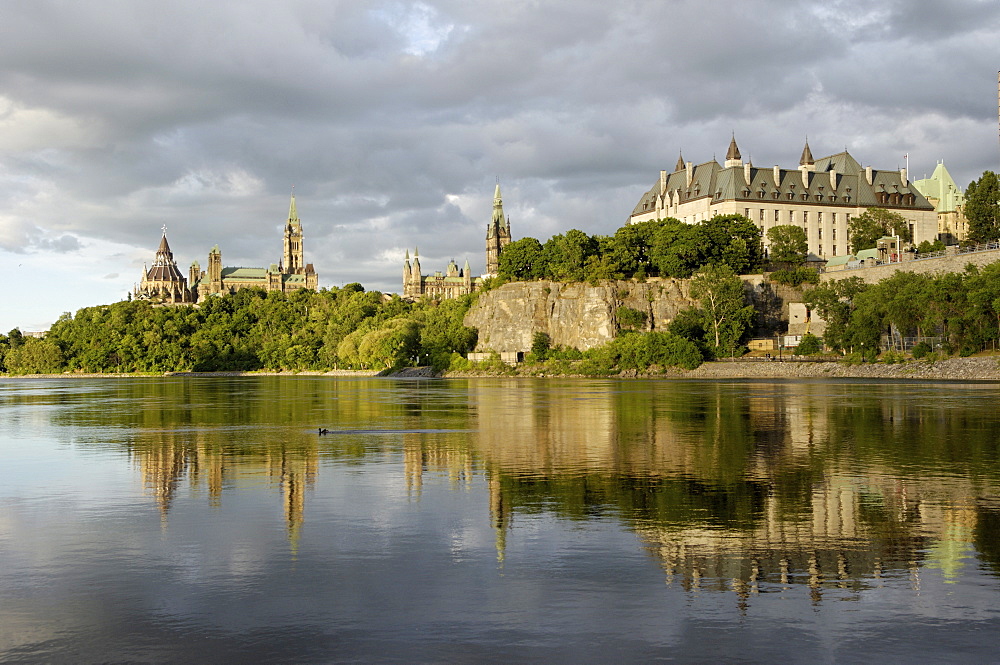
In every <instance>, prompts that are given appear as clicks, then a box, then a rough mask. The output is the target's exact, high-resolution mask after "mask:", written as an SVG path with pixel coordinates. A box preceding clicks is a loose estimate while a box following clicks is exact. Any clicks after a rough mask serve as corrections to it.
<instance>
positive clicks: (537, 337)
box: [531, 332, 552, 361]
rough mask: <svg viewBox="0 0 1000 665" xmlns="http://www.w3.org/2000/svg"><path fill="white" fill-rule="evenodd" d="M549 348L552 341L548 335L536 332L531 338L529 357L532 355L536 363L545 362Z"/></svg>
mask: <svg viewBox="0 0 1000 665" xmlns="http://www.w3.org/2000/svg"><path fill="white" fill-rule="evenodd" d="M551 347H552V339H551V338H550V337H549V335H548V333H543V332H536V333H535V334H534V336H533V337H532V338H531V355H533V356H534V357H535V360H537V361H542V360H545V358H546V357H547V356H548V354H549V349H550V348H551Z"/></svg>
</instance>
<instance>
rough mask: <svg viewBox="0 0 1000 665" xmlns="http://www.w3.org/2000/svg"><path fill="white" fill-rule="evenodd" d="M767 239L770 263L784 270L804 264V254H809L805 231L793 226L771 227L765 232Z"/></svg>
mask: <svg viewBox="0 0 1000 665" xmlns="http://www.w3.org/2000/svg"><path fill="white" fill-rule="evenodd" d="M767 239H768V241H770V243H771V252H770V258H771V262H772V263H776V264H781V265H783V266H784V267H786V268H791V267H795V266H800V265H802V264H803V263H805V260H806V254H808V253H809V242H808V239H807V238H806V232H805V229H803V228H802V227H801V226H795V225H794V224H782V225H780V226H772V227H771V228H770V229H768V230H767Z"/></svg>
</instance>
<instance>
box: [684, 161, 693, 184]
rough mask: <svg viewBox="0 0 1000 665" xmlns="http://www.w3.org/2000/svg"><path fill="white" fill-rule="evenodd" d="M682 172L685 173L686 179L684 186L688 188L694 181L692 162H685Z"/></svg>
mask: <svg viewBox="0 0 1000 665" xmlns="http://www.w3.org/2000/svg"><path fill="white" fill-rule="evenodd" d="M684 170H685V171H686V172H687V178H686V180H687V185H686V186H687V187H690V186H691V183H692V182H693V181H694V163H693V162H687V163H686V164H684Z"/></svg>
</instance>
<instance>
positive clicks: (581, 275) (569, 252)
mask: <svg viewBox="0 0 1000 665" xmlns="http://www.w3.org/2000/svg"><path fill="white" fill-rule="evenodd" d="M597 247H598V244H597V241H596V240H595V239H594V238H591V237H590V236H589V235H587V234H586V233H584V232H583V231H580V230H578V229H570V230H569V231H567V232H566V233H565V235H556V236H552V237H551V238H549V240H548V242H546V243H545V245H544V246H543V255H544V259H545V262H546V264H547V265H546V273H547V274H546V276H547V277H549V278H551V279H554V280H558V281H570V282H580V281H583V280H585V279H586V278H587V269H586V266H587V260H588V259H589V258H590V257H591V256H595V255H596V254H597ZM504 251H506V249H505V250H504Z"/></svg>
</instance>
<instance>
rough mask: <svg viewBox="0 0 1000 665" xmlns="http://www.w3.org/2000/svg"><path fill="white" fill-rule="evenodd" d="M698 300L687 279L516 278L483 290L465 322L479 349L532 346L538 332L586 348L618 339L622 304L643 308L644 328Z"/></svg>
mask: <svg viewBox="0 0 1000 665" xmlns="http://www.w3.org/2000/svg"><path fill="white" fill-rule="evenodd" d="M694 304H695V303H694V302H692V301H691V300H690V298H689V295H688V283H687V281H686V280H675V279H650V280H649V281H647V282H643V283H640V282H632V281H607V282H601V283H600V284H598V285H597V286H593V285H591V284H588V283H585V282H575V283H571V284H564V283H561V282H545V281H541V282H512V283H510V284H504V285H503V286H501V287H499V288H497V289H494V290H492V291H488V292H486V293H484V294H482V295H480V296H479V302H477V303H476V305H475V306H474V307H473V308H472V309H471V310H470V311H469V313H468V314H467V315H466V317H465V325H467V326H471V327H473V328H478V329H479V344H478V345H477V347H476V350H478V351H496V352H504V351H528V350H530V349H531V342H532V338H533V337H534V334H535V333H536V332H544V333H547V334H548V335H549V338H550V339H551V340H552V344H553V345H560V346H571V347H574V348H577V349H580V350H581V351H582V350H586V349H589V348H591V347H594V346H598V345H600V344H604V343H606V342H608V341H610V340H611V339H614V337H615V335H616V334H617V332H618V330H619V324H618V308H619V307H629V308H631V309H634V310H638V311H640V312H644V313H645V314H646V327H645V329H646V330H658V329H662V328H663V327H664V326H666V324H667V323H668V322H669V321H670V320H671V319H673V318H674V317H675V316H676V315H677V312H679V311H680V310H682V309H686V308H687V307H690V306H692V305H694Z"/></svg>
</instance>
